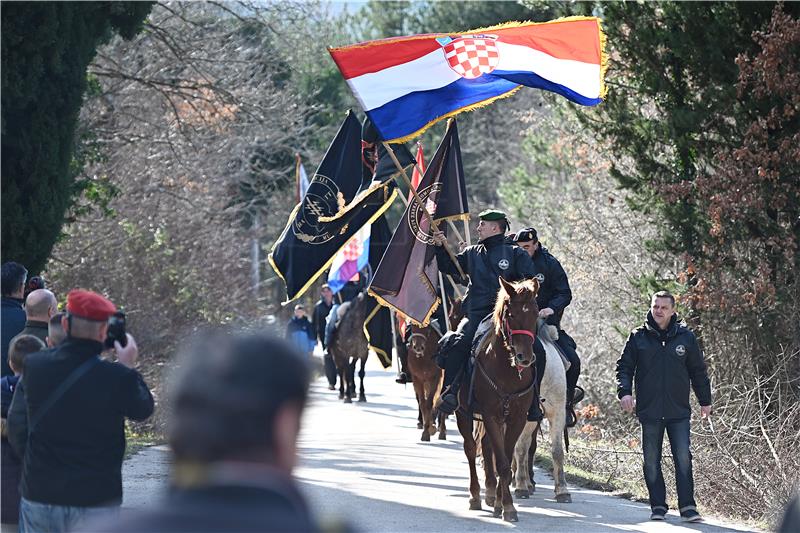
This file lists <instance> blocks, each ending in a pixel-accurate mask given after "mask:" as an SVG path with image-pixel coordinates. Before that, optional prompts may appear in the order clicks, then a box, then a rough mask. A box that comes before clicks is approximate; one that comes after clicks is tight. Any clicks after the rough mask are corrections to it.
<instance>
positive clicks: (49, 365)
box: [8, 290, 153, 533]
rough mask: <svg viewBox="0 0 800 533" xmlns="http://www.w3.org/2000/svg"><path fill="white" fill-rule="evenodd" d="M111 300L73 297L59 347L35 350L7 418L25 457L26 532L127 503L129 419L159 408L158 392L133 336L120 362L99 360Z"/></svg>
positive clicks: (66, 525)
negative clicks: (143, 369) (142, 367)
mask: <svg viewBox="0 0 800 533" xmlns="http://www.w3.org/2000/svg"><path fill="white" fill-rule="evenodd" d="M116 311H117V308H116V307H115V306H114V304H113V303H111V301H109V300H108V299H106V298H104V297H103V296H101V295H99V294H97V293H95V292H91V291H85V290H73V291H71V292H70V293H69V294H68V295H67V308H66V315H65V316H64V318H63V319H62V323H61V325H62V326H63V328H64V331H65V332H66V334H67V338H66V339H65V340H64V342H63V343H61V344H59V345H58V346H56V347H55V348H51V349H49V350H44V351H41V352H38V353H35V354H31V355H30V356H28V358H27V359H26V360H25V372H24V374H23V377H22V380H21V381H20V384H19V385H18V386H17V389H16V392H15V394H14V399H13V400H12V402H11V408H10V410H9V416H8V428H9V440H10V441H11V445H12V447H13V448H14V450H15V451H16V452H17V453H18V455H19V456H20V457H24V461H23V476H22V484H21V486H20V489H21V494H22V502H21V504H20V532H22V533H25V532H35V531H54V532H61V531H67V530H70V529H73V528H74V527H75V525H76V524H77V523H78V522H80V521H81V520H83V519H85V518H89V517H91V516H96V515H97V514H99V513H103V512H108V511H112V512H113V511H115V510H117V509H118V508H119V505H120V504H121V503H122V459H123V455H124V453H125V418H126V417H127V418H130V419H133V420H144V419H146V418H148V417H149V416H150V415H151V414H152V413H153V396H152V395H151V394H150V390H149V389H148V388H147V385H146V384H145V382H144V380H143V379H142V376H141V374H139V372H137V371H136V370H135V369H134V366H135V364H136V359H137V357H138V353H139V352H138V349H137V347H136V342H135V341H134V339H133V337H132V336H131V335H129V334H126V342H125V346H122V345H120V343H119V342H117V341H114V350H115V352H116V356H117V361H116V362H113V363H112V362H110V361H107V360H104V359H101V358H100V354H101V352H103V350H104V349H105V342H106V337H107V334H108V320H109V318H111V316H112V315H113V314H114V313H115V312H116Z"/></svg>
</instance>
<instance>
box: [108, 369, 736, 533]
mask: <svg viewBox="0 0 800 533" xmlns="http://www.w3.org/2000/svg"><path fill="white" fill-rule="evenodd" d="M367 368H368V370H367V376H366V379H365V388H366V394H367V402H366V403H353V404H344V403H342V402H341V401H340V400H339V399H338V394H337V392H335V391H330V390H328V387H327V382H326V381H325V379H324V378H321V379H320V380H318V381H316V382H315V383H314V384H313V385H312V389H311V401H310V404H309V407H308V409H307V412H306V415H305V418H304V421H303V431H302V433H301V435H300V442H299V454H300V465H299V466H298V468H297V470H296V477H297V479H298V481H299V482H300V485H301V488H302V490H303V491H304V492H305V494H306V495H307V497H308V501H309V504H310V506H311V508H312V509H313V510H314V512H315V513H316V514H317V516H318V517H319V518H320V520H321V521H323V522H327V523H331V522H344V523H347V524H349V525H350V526H352V527H353V528H355V529H356V530H357V531H364V532H405V531H414V532H417V531H439V532H443V531H453V532H462V531H482V532H491V531H509V530H513V529H521V530H525V531H532V530H535V531H537V532H551V531H552V532H560V531H564V532H566V531H570V532H571V531H585V532H601V533H602V532H612V531H613V532H617V531H642V532H653V533H657V532H667V531H669V532H671V533H677V532H688V531H704V532H713V533H716V532H723V531H748V530H747V529H746V528H744V527H741V526H735V525H730V524H723V523H721V522H719V521H716V520H712V519H710V518H706V520H705V522H704V523H697V524H684V523H682V522H681V521H680V517H679V516H677V514H674V513H670V514H669V515H668V516H667V521H666V522H651V521H649V515H650V513H649V508H648V507H647V506H646V505H644V504H641V503H638V502H632V501H629V500H625V499H622V498H618V497H614V496H612V495H609V494H606V493H602V492H598V491H594V490H586V489H581V488H579V487H574V486H570V491H571V493H572V500H573V502H572V503H565V504H562V503H557V502H556V501H555V499H554V494H553V482H552V478H550V476H549V475H547V474H546V473H545V472H543V471H541V470H537V472H536V476H537V492H535V493H534V495H533V496H532V497H531V498H530V499H519V500H515V506H516V508H517V510H518V511H519V522H517V523H507V522H503V521H502V519H497V518H493V517H492V513H491V509H489V508H488V507H487V506H486V504H485V503H484V504H483V510H481V511H470V510H469V509H468V507H469V506H468V499H469V492H468V486H469V470H468V467H467V462H466V458H465V457H464V452H463V449H462V440H461V436H460V435H459V434H458V428H457V427H456V424H455V420H453V419H452V417H451V420H449V421H448V422H449V424H448V428H449V429H448V437H447V440H445V441H440V440H437V439H436V437H435V436H434V437H433V438H432V440H431V441H430V442H421V441H420V433H421V430H418V429H417V426H416V416H417V414H416V413H417V409H416V403H415V401H414V391H413V388H412V386H411V385H408V386H403V385H398V384H396V383H395V382H394V377H395V375H394V372H393V371H384V370H382V369H381V368H380V367H379V365H378V364H377V362H376V361H374V360H371V361H370V363H369V364H368V366H367ZM567 460H569V456H567ZM665 466H666V465H665ZM168 469H169V452H168V450H167V449H166V448H163V447H156V448H149V449H146V450H143V451H142V452H140V453H138V454H137V455H135V456H134V457H132V458H131V459H129V460H128V461H127V462H126V464H125V468H124V471H123V480H124V483H125V498H124V503H123V507H124V508H127V509H136V508H141V507H146V506H147V505H148V504H149V503H150V502H152V501H154V500H155V499H157V498H158V497H159V495H160V494H161V492H162V491H163V489H164V486H165V485H166V479H167V473H168ZM481 475H482V471H481ZM481 484H482V486H483V480H482V479H481ZM700 500H701V504H702V498H701V499H700ZM701 510H702V509H701ZM128 512H129V511H128Z"/></svg>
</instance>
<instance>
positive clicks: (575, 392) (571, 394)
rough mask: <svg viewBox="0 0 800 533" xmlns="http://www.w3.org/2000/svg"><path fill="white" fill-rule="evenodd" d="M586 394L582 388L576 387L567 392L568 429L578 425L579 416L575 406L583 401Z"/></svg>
mask: <svg viewBox="0 0 800 533" xmlns="http://www.w3.org/2000/svg"><path fill="white" fill-rule="evenodd" d="M584 396H585V392H584V390H583V389H582V388H581V387H578V386H577V385H575V387H573V388H571V389H569V390H568V391H567V427H568V428H571V427H575V424H577V423H578V415H577V414H575V404H576V403H578V402H580V401H581V400H583V398H584Z"/></svg>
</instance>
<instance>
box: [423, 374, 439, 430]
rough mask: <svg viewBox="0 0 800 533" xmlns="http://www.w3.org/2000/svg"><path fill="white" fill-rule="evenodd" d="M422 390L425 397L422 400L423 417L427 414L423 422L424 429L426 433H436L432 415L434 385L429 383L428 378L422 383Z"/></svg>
mask: <svg viewBox="0 0 800 533" xmlns="http://www.w3.org/2000/svg"><path fill="white" fill-rule="evenodd" d="M422 390H423V391H424V392H425V399H424V400H422V402H423V403H422V412H423V418H424V417H425V415H426V414H427V415H428V422H427V423H425V430H426V431H427V432H428V435H433V434H435V433H436V424H435V422H436V420H435V418H434V416H433V394H434V393H435V392H436V385H435V384H433V383H431V381H430V379H428V380H427V381H426V382H425V383H423V385H422Z"/></svg>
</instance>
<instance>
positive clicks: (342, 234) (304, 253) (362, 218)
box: [269, 112, 397, 301]
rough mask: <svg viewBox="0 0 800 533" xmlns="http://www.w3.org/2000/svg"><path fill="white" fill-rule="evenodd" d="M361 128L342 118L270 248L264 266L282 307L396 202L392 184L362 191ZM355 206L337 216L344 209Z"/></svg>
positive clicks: (353, 120) (356, 122)
mask: <svg viewBox="0 0 800 533" xmlns="http://www.w3.org/2000/svg"><path fill="white" fill-rule="evenodd" d="M362 165H363V163H362V162H361V125H360V124H359V122H358V120H356V118H355V117H354V116H353V114H352V113H351V112H348V113H347V116H346V117H345V119H344V122H343V123H342V125H341V127H340V128H339V131H338V133H337V134H336V137H335V138H334V139H333V142H331V145H330V147H329V148H328V151H327V152H326V153H325V157H323V159H322V162H321V163H320V164H319V168H317V171H316V172H315V173H314V178H313V179H312V180H311V183H310V184H309V186H308V190H307V191H306V194H305V196H304V197H303V200H302V201H301V202H300V203H299V204H297V206H296V207H295V208H294V211H292V214H291V215H289V221H288V223H287V224H286V227H285V228H284V230H283V233H281V235H280V237H279V238H278V240H277V241H276V243H275V245H274V246H273V247H272V252H271V253H270V255H269V262H270V265H271V266H272V268H273V270H275V272H276V274H278V276H280V277H281V279H283V281H284V283H285V284H286V292H287V301H291V300H294V299H295V298H297V297H299V296H301V295H302V294H303V293H304V292H305V291H306V290H308V288H309V287H310V286H311V285H312V284H313V283H314V281H316V280H317V278H319V276H320V275H322V273H323V272H325V270H327V269H328V267H329V266H330V265H331V263H332V262H333V259H334V257H335V256H336V254H337V252H339V250H341V249H342V248H343V247H344V246H345V245H346V244H347V243H348V241H350V238H351V237H352V236H353V235H355V234H356V233H357V232H358V230H360V229H361V228H362V227H364V226H365V225H368V224H370V223H372V222H374V221H375V220H377V219H378V218H379V217H380V216H381V215H382V214H383V212H384V211H386V210H387V209H388V208H389V206H390V205H391V203H392V201H393V200H394V198H395V197H396V196H397V190H396V188H395V186H394V182H393V181H387V182H385V183H382V184H380V186H370V191H369V193H368V194H365V195H362V196H360V197H359V198H360V199H359V201H358V202H357V203H356V202H353V201H354V199H355V198H356V197H357V196H358V195H359V194H360V193H361V191H362ZM351 202H353V203H354V204H355V205H354V206H353V208H352V209H350V210H348V211H347V212H344V213H343V212H340V209H341V208H343V207H344V206H345V205H346V204H348V203H351Z"/></svg>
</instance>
